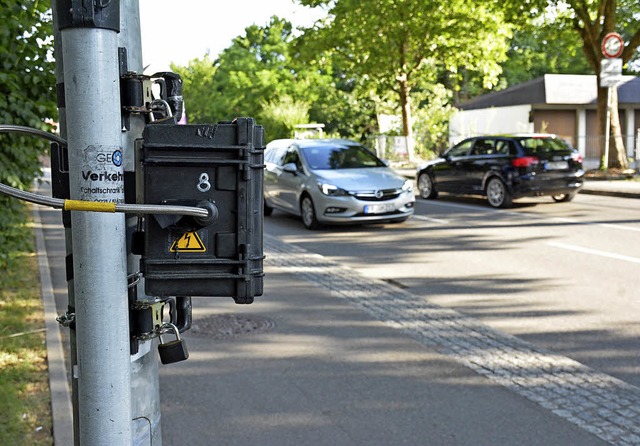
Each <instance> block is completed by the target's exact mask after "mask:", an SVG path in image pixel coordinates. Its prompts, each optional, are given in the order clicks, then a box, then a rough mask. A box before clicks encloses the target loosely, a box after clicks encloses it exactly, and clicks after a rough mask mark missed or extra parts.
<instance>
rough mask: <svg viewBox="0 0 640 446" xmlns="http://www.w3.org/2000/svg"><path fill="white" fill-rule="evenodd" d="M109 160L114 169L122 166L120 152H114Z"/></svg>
mask: <svg viewBox="0 0 640 446" xmlns="http://www.w3.org/2000/svg"><path fill="white" fill-rule="evenodd" d="M111 160H112V161H113V164H114V165H115V166H116V167H120V166H122V152H121V151H120V150H116V151H115V152H113V155H112V156H111Z"/></svg>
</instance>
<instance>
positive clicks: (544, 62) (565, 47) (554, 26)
mask: <svg viewBox="0 0 640 446" xmlns="http://www.w3.org/2000/svg"><path fill="white" fill-rule="evenodd" d="M502 68H503V79H504V80H505V84H506V86H512V85H517V84H520V83H523V82H527V81H530V80H532V79H535V78H537V77H540V76H543V75H544V74H547V73H553V74H592V73H593V69H592V68H591V66H590V65H589V63H588V62H587V60H586V58H585V57H584V53H583V52H582V42H581V41H580V36H579V35H578V33H576V32H575V30H574V29H573V28H571V27H570V26H568V25H567V23H566V22H565V21H563V20H559V19H558V18H553V17H551V16H550V15H547V16H546V17H540V18H537V19H535V20H533V21H532V22H531V23H523V24H522V25H521V26H520V27H519V28H518V29H517V30H516V31H515V33H514V37H513V39H512V40H511V47H510V49H509V52H508V59H507V60H506V61H505V62H504V63H503V64H502Z"/></svg>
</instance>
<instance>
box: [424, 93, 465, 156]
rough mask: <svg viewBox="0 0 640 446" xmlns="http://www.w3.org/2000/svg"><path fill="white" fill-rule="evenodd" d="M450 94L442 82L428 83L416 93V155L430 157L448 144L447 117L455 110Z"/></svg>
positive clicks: (449, 117)
mask: <svg viewBox="0 0 640 446" xmlns="http://www.w3.org/2000/svg"><path fill="white" fill-rule="evenodd" d="M451 96H452V92H451V91H449V90H447V89H446V88H445V87H444V85H442V84H435V85H430V86H429V88H428V89H425V90H422V91H421V92H420V93H419V94H417V97H418V99H421V101H420V107H418V108H417V110H416V112H415V121H414V132H415V140H416V155H418V157H420V158H423V159H431V158H433V157H434V155H435V154H437V153H440V152H441V151H442V150H443V149H446V148H447V147H448V146H449V119H451V116H452V115H453V113H455V111H456V109H455V108H454V107H453V106H452V105H451Z"/></svg>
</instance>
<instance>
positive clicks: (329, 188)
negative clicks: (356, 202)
mask: <svg viewBox="0 0 640 446" xmlns="http://www.w3.org/2000/svg"><path fill="white" fill-rule="evenodd" d="M318 187H319V188H320V190H321V191H322V193H323V194H325V195H329V196H330V197H343V196H345V195H349V192H347V191H346V190H344V189H340V188H339V187H338V186H334V185H333V184H329V183H318Z"/></svg>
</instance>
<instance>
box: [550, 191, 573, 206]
mask: <svg viewBox="0 0 640 446" xmlns="http://www.w3.org/2000/svg"><path fill="white" fill-rule="evenodd" d="M575 197H576V193H575V192H569V193H568V194H559V195H552V196H551V198H553V200H554V201H555V202H557V203H566V202H568V201H571V200H573V199H574V198H575Z"/></svg>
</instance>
